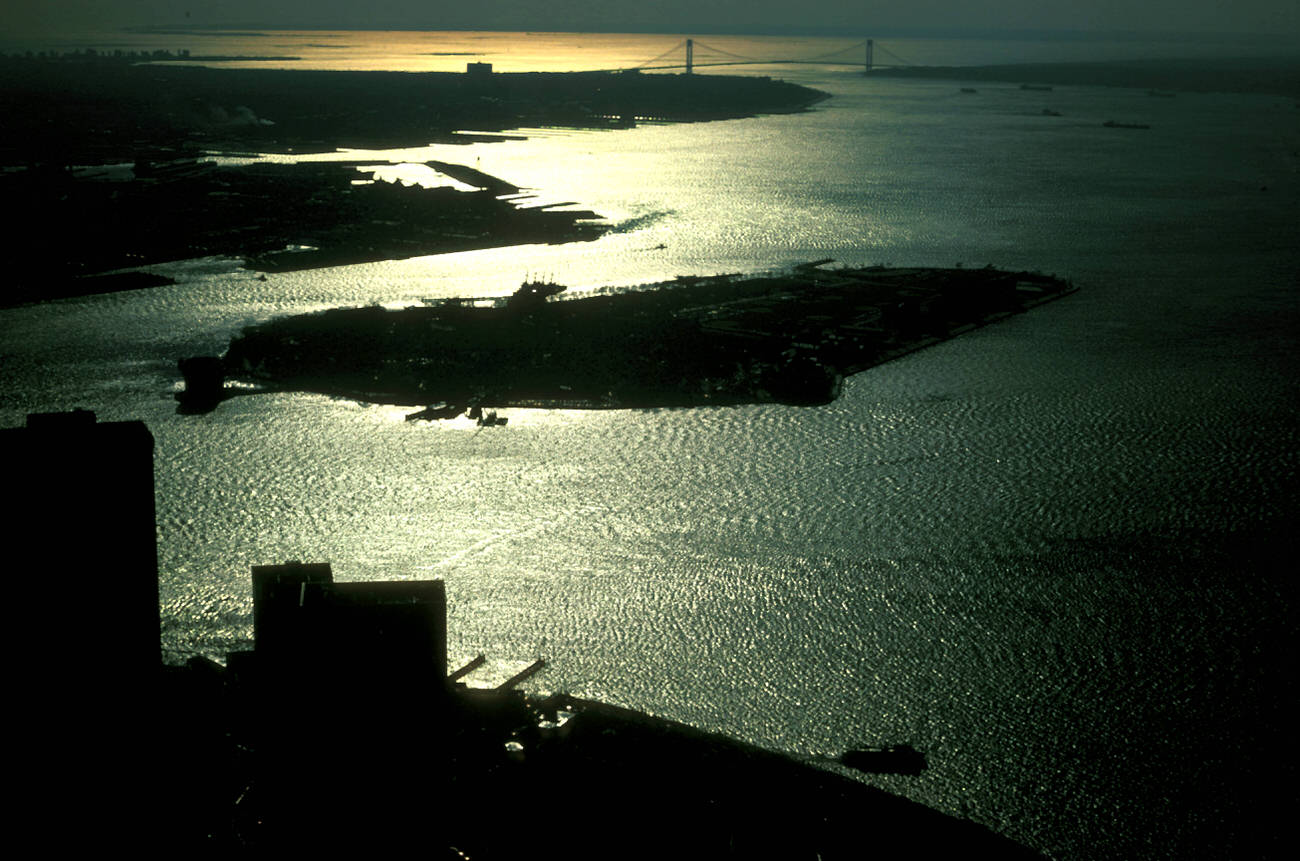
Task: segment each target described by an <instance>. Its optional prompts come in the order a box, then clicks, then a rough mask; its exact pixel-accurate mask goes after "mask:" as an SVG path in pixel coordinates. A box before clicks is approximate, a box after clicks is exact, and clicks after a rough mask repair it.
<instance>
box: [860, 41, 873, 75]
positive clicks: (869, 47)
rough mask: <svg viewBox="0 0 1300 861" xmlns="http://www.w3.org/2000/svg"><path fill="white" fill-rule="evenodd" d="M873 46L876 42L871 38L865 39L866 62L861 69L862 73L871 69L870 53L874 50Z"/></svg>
mask: <svg viewBox="0 0 1300 861" xmlns="http://www.w3.org/2000/svg"><path fill="white" fill-rule="evenodd" d="M875 47H876V43H875V42H874V41H873V40H871V39H868V40H867V62H866V68H865V69H863V71H862V74H864V75H865V74H867V73H868V72H870V71H871V53H872V51H874V50H875Z"/></svg>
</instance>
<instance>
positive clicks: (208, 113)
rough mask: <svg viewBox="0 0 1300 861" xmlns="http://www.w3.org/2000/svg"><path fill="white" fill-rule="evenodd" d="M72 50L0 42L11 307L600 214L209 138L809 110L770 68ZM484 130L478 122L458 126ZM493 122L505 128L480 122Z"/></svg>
mask: <svg viewBox="0 0 1300 861" xmlns="http://www.w3.org/2000/svg"><path fill="white" fill-rule="evenodd" d="M136 59H137V58H130V57H113V56H105V55H93V54H78V55H73V56H66V57H61V58H60V57H56V58H48V57H47V58H24V57H0V112H3V114H4V116H5V118H6V120H5V134H4V136H3V137H2V138H0V167H2V168H5V170H3V171H2V172H0V192H3V193H4V195H5V199H6V201H7V202H8V204H9V206H10V209H11V211H13V212H17V213H21V217H20V218H18V219H16V220H14V223H13V224H12V225H11V226H10V227H9V241H10V244H11V247H12V248H15V249H19V250H20V253H18V254H16V255H14V256H13V259H12V260H11V281H10V284H9V286H8V288H7V290H6V291H4V295H3V296H0V306H3V305H14V304H20V303H23V302H32V301H41V300H45V299H53V298H61V297H65V296H75V295H83V294H89V293H96V292H107V291H109V290H114V289H125V288H126V287H127V285H128V284H133V285H134V286H146V285H147V282H146V281H144V280H143V279H139V278H137V279H136V280H135V281H133V282H130V281H125V280H122V279H117V280H105V279H91V278H89V277H88V276H93V275H96V274H99V273H105V272H110V271H114V270H120V269H128V268H135V267H140V266H144V265H148V264H153V263H161V262H166V261H171V260H179V259H186V258H192V257H200V256H207V255H231V256H240V257H244V258H245V260H246V262H247V265H248V266H249V267H251V268H257V269H261V270H263V271H266V272H275V271H283V270H287V269H305V268H314V267H320V266H335V265H342V264H347V263H359V262H368V261H374V260H388V259H401V258H406V257H413V256H419V255H424V254H436V253H441V252H446V251H462V250H468V249H475V248H486V247H494V246H502V245H512V244H518V243H536V242H568V241H573V240H581V239H592V238H595V237H596V236H597V235H599V233H600V232H601V230H602V228H601V227H600V226H599V225H597V224H595V223H594V222H595V221H596V220H597V219H598V218H599V216H597V215H596V214H595V213H591V212H584V211H574V210H546V209H543V208H540V207H526V206H521V205H519V201H518V200H515V201H509V200H503V199H501V198H502V197H503V196H504V195H506V194H509V193H511V192H517V191H518V190H519V189H518V188H516V187H515V186H513V185H511V184H510V183H509V182H507V181H505V180H502V179H497V178H495V177H490V176H487V175H486V174H482V173H480V172H478V171H475V170H473V169H472V168H468V167H464V166H460V165H454V164H448V163H444V162H431V163H430V166H432V167H435V168H436V169H438V170H440V171H442V172H443V173H446V174H448V175H449V176H452V177H454V178H455V179H458V180H460V181H462V182H465V183H468V184H469V185H471V186H473V187H474V188H476V189H477V191H475V192H464V191H457V190H455V189H453V188H450V187H445V188H436V189H431V190H429V189H420V188H407V187H403V186H401V185H399V184H395V183H372V184H370V185H363V186H358V185H357V184H356V181H357V180H358V176H359V175H358V173H357V172H356V169H355V168H356V167H357V166H358V165H359V164H363V163H361V162H354V163H352V164H340V163H337V162H331V163H329V164H319V163H318V164H253V165H243V166H235V165H230V164H227V165H218V164H217V163H216V162H215V161H214V160H213V157H214V155H218V154H223V153H225V154H233V155H244V154H248V153H299V154H301V153H319V152H333V151H335V150H337V149H339V148H343V147H356V148H387V147H420V146H425V145H427V144H430V143H466V142H470V141H476V140H497V139H500V137H501V135H500V134H499V133H500V132H502V131H505V130H508V129H514V128H519V127H522V126H576V127H584V128H626V127H630V126H633V125H635V124H636V123H637V122H638V121H640V120H644V119H655V120H663V121H674V122H691V121H702V120H715V119H724V118H731V117H742V116H750V115H753V114H758V113H780V112H792V111H800V110H804V109H806V108H807V107H808V106H809V105H811V104H813V103H814V102H816V101H818V100H819V99H821V98H824V94H823V93H819V92H817V91H815V90H810V89H807V88H805V87H799V86H796V85H793V84H787V83H784V82H781V81H774V80H771V79H768V78H747V77H720V76H703V75H658V74H639V73H611V72H582V73H566V74H557V73H545V74H543V73H535V74H494V73H492V72H491V70H490V68H489V69H483V68H482V67H481V66H478V67H477V70H475V67H471V71H467V72H466V73H464V74H453V73H418V74H417V73H401V72H324V71H319V72H317V71H309V72H303V71H282V70H249V69H210V68H204V67H185V66H179V67H169V66H158V65H149V64H141V63H138V62H136ZM462 129H475V130H477V132H478V133H477V134H461V133H459V130H462ZM484 132H488V133H498V134H488V135H486V136H485V135H484V134H483V133H484Z"/></svg>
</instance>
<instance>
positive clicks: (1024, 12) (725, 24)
mask: <svg viewBox="0 0 1300 861" xmlns="http://www.w3.org/2000/svg"><path fill="white" fill-rule="evenodd" d="M4 6H5V12H4V16H3V17H4V19H5V28H6V29H7V30H9V31H10V32H24V33H30V32H38V31H46V32H50V31H65V32H66V31H73V30H85V29H95V28H99V27H104V26H131V25H154V26H165V25H172V24H185V23H190V24H195V25H212V24H259V25H266V26H295V25H296V26H304V27H311V26H329V27H358V26H362V27H378V26H391V27H395V28H396V27H412V28H421V29H440V28H448V29H451V28H482V29H508V30H604V31H619V30H630V31H651V32H664V33H687V32H740V33H745V32H750V33H756V32H769V31H774V30H775V31H779V30H781V29H785V28H792V29H794V28H797V29H799V30H804V31H806V30H810V29H813V28H825V29H828V30H829V29H832V28H834V29H842V30H843V31H844V32H846V33H849V34H852V35H863V36H869V35H872V34H873V33H884V32H887V31H889V30H890V29H894V30H899V29H921V28H925V29H950V30H969V29H982V30H1034V29H1040V30H1083V31H1111V30H1122V31H1132V30H1149V31H1160V32H1179V31H1181V32H1198V31H1200V32H1214V31H1219V32H1224V33H1264V34H1272V35H1279V34H1288V33H1296V34H1300V2H1298V0H454V2H453V0H5V3H4ZM187 13H188V17H187Z"/></svg>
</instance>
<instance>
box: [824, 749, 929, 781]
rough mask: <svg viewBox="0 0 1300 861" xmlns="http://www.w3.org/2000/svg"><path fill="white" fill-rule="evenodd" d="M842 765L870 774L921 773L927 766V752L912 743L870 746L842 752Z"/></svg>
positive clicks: (840, 759)
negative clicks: (921, 750)
mask: <svg viewBox="0 0 1300 861" xmlns="http://www.w3.org/2000/svg"><path fill="white" fill-rule="evenodd" d="M839 761H840V763H841V764H842V765H847V766H848V767H849V768H852V769H855V770H857V771H863V772H868V773H870V774H911V775H916V774H920V773H921V772H922V771H924V770H925V768H926V761H925V754H923V753H921V752H920V751H919V750H917V749H916V748H914V747H912V746H911V745H910V744H898V745H891V746H889V747H868V748H862V749H860V750H849V751H845V752H844V753H842V754H840V758H839Z"/></svg>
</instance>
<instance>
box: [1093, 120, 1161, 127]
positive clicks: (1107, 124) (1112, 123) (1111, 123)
mask: <svg viewBox="0 0 1300 861" xmlns="http://www.w3.org/2000/svg"><path fill="white" fill-rule="evenodd" d="M1102 125H1103V126H1105V127H1106V128H1108V129H1149V128H1151V126H1148V125H1146V124H1144V123H1117V122H1115V121H1114V120H1106V122H1104V123H1102Z"/></svg>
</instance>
